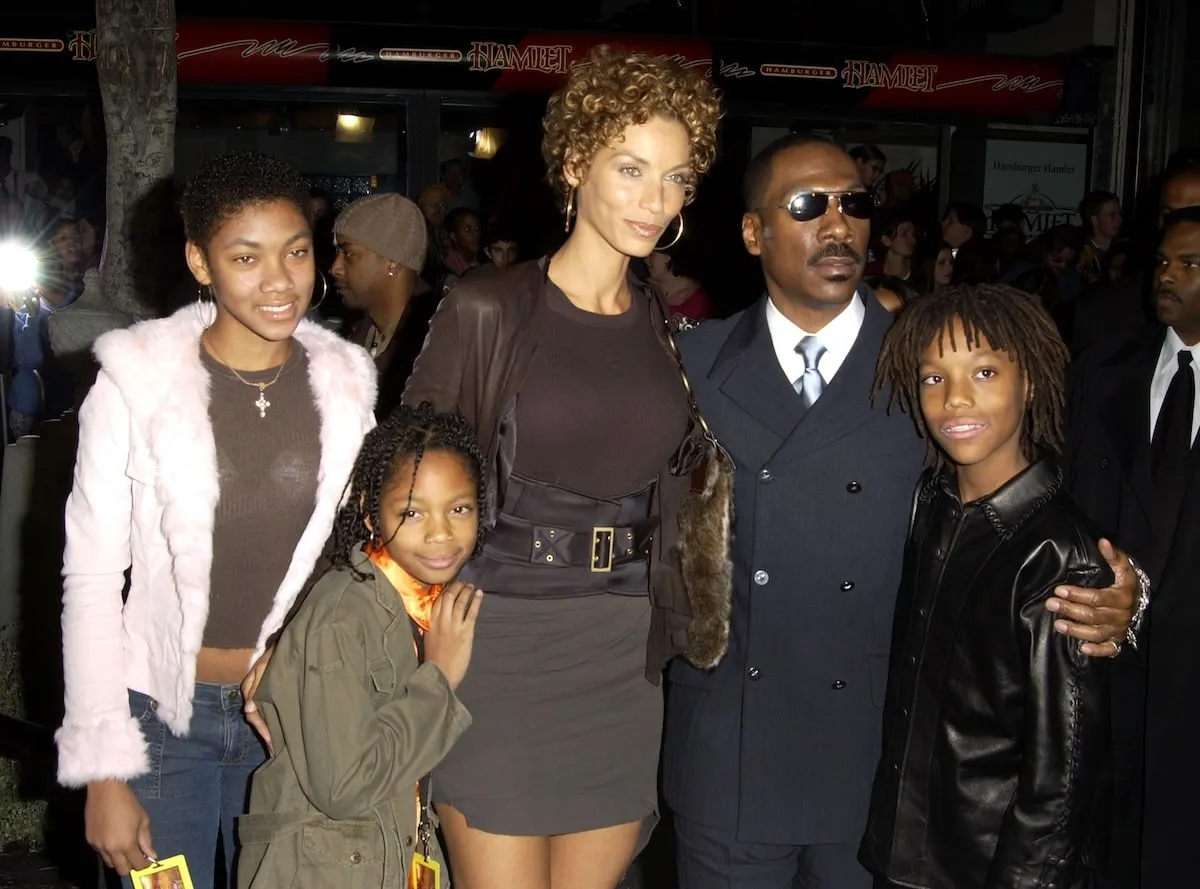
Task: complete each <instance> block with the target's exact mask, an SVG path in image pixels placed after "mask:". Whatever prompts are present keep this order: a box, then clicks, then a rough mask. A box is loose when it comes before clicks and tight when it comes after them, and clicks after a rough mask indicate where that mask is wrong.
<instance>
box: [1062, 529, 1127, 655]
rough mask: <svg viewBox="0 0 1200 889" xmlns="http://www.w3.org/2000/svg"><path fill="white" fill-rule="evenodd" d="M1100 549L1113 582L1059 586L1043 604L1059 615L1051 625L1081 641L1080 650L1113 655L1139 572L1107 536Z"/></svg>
mask: <svg viewBox="0 0 1200 889" xmlns="http://www.w3.org/2000/svg"><path fill="white" fill-rule="evenodd" d="M1100 553H1101V555H1103V556H1104V560H1105V561H1106V562H1108V566H1109V567H1110V568H1111V569H1112V572H1113V577H1114V578H1115V579H1114V581H1113V584H1112V586H1108V587H1104V588H1103V589H1088V588H1087V587H1079V586H1067V585H1064V586H1060V587H1057V588H1056V589H1055V590H1054V597H1053V598H1050V599H1047V600H1046V608H1047V610H1049V611H1052V612H1054V613H1055V614H1057V615H1059V616H1060V618H1061V619H1060V620H1056V621H1055V622H1054V629H1055V630H1056V631H1057V632H1059V633H1062V634H1063V635H1064V636H1071V637H1073V638H1075V639H1080V640H1082V641H1083V645H1082V646H1080V650H1081V651H1082V652H1083V653H1084V654H1086V655H1090V656H1092V657H1116V656H1117V655H1118V654H1120V652H1121V647H1122V646H1123V645H1124V644H1125V639H1126V634H1127V633H1128V632H1129V627H1130V625H1131V624H1132V623H1133V614H1134V607H1135V605H1136V603H1137V600H1138V598H1139V596H1140V594H1141V589H1140V586H1139V582H1138V576H1137V574H1136V573H1135V572H1134V570H1133V566H1132V563H1131V562H1130V561H1129V557H1128V556H1126V555H1125V553H1123V552H1121V551H1120V550H1118V549H1115V548H1114V547H1113V545H1112V544H1111V543H1109V542H1108V541H1107V540H1101V541H1100Z"/></svg>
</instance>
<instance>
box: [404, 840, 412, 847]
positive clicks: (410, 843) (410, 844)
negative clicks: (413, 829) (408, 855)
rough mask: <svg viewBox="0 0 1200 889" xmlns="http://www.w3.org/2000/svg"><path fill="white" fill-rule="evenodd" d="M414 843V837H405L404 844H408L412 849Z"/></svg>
mask: <svg viewBox="0 0 1200 889" xmlns="http://www.w3.org/2000/svg"><path fill="white" fill-rule="evenodd" d="M412 844H413V838H412V837H405V838H404V845H406V846H408V848H410V849H411V848H412Z"/></svg>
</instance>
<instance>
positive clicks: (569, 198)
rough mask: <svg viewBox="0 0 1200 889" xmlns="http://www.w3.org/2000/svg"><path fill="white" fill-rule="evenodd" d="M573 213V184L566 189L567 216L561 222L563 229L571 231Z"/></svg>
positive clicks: (568, 232)
mask: <svg viewBox="0 0 1200 889" xmlns="http://www.w3.org/2000/svg"><path fill="white" fill-rule="evenodd" d="M574 215H575V186H574V185H572V186H571V187H570V188H568V189H567V218H566V220H565V221H564V223H563V231H565V232H566V233H567V234H570V233H571V217H572V216H574Z"/></svg>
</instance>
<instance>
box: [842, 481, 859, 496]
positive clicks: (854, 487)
mask: <svg viewBox="0 0 1200 889" xmlns="http://www.w3.org/2000/svg"><path fill="white" fill-rule="evenodd" d="M846 490H847V491H849V492H850V493H851V494H857V493H858V492H859V491H861V490H862V485H860V484H859V483H858V482H850V484H848V485H846Z"/></svg>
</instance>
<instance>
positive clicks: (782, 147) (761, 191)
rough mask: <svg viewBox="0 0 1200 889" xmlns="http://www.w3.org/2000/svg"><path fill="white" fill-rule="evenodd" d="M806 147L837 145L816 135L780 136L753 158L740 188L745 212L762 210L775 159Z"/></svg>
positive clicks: (794, 134) (796, 134)
mask: <svg viewBox="0 0 1200 889" xmlns="http://www.w3.org/2000/svg"><path fill="white" fill-rule="evenodd" d="M808 145H832V146H837V143H836V142H834V141H833V140H832V139H827V138H825V137H824V136H819V135H817V134H816V133H791V134H789V135H787V136H780V137H779V138H778V139H776V140H775V141H774V142H772V143H771V144H770V145H768V146H767V147H766V148H764V149H763V150H762V151H760V152H759V153H758V154H756V155H755V156H754V159H753V160H751V161H750V166H749V167H748V168H747V169H746V180H745V182H744V184H743V186H742V192H743V197H745V199H746V211H747V212H754V211H755V210H761V209H762V205H763V201H765V200H766V195H767V189H768V188H769V187H770V185H771V171H772V169H774V166H775V158H777V157H779V156H780V155H782V154H786V153H787V152H789V151H791V150H792V149H794V148H804V147H806V146H808ZM838 147H840V146H838ZM847 153H848V152H847Z"/></svg>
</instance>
